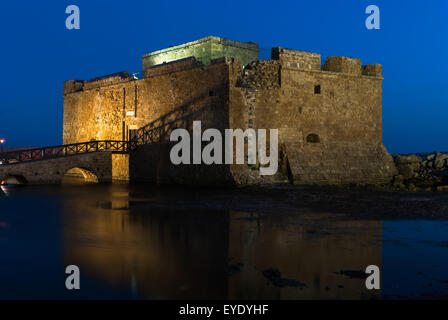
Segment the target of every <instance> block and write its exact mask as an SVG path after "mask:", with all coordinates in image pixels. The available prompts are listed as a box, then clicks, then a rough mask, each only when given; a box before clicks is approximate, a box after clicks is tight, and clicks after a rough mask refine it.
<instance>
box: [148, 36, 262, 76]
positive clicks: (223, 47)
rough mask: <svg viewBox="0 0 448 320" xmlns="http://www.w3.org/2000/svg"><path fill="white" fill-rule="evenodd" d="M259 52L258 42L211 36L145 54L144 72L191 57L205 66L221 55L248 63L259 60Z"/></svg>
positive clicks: (244, 63)
mask: <svg viewBox="0 0 448 320" xmlns="http://www.w3.org/2000/svg"><path fill="white" fill-rule="evenodd" d="M258 52H259V50H258V44H257V43H253V42H239V41H233V40H228V39H223V38H219V37H213V36H210V37H206V38H203V39H199V40H196V41H192V42H187V43H184V44H181V45H178V46H173V47H170V48H166V49H162V50H158V51H154V52H150V53H147V54H145V55H143V57H142V64H143V73H144V74H145V73H146V71H147V70H148V69H149V68H151V67H153V66H156V65H160V64H164V63H169V62H172V61H176V60H181V59H185V58H189V57H195V58H196V60H197V61H199V62H200V63H202V64H203V65H205V66H207V65H209V64H210V62H211V61H212V60H213V59H217V58H221V57H228V58H237V59H239V60H240V62H241V64H243V65H246V64H248V63H250V62H252V61H254V60H258Z"/></svg>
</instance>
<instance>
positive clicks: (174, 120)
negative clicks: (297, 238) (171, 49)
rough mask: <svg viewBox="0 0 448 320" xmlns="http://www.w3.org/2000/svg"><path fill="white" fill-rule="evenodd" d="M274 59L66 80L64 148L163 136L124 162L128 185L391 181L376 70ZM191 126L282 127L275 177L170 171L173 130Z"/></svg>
mask: <svg viewBox="0 0 448 320" xmlns="http://www.w3.org/2000/svg"><path fill="white" fill-rule="evenodd" d="M210 43H213V42H210ZM272 53H273V54H272V57H273V59H272V60H262V61H261V60H257V61H253V62H250V63H249V64H248V65H247V66H246V67H244V68H243V64H244V63H243V64H242V63H241V62H240V61H239V60H238V59H232V58H218V59H214V60H211V61H210V62H209V64H208V66H205V67H204V66H201V63H200V62H201V61H200V60H199V59H201V57H199V56H198V57H190V58H187V59H181V60H179V61H174V62H171V63H167V64H162V65H159V66H153V67H151V68H148V69H147V70H146V73H145V78H143V79H141V80H136V79H134V78H132V77H129V75H128V74H126V73H120V74H114V75H111V76H108V77H103V78H97V79H93V80H90V81H75V80H71V81H67V82H65V84H64V143H75V142H82V141H89V140H128V138H129V130H135V129H141V128H142V127H144V126H148V125H149V126H151V128H153V129H154V130H156V129H157V128H163V130H159V131H160V132H162V135H161V136H158V138H157V139H158V140H157V141H153V142H160V143H165V144H164V145H158V146H156V145H152V146H147V147H142V148H140V151H141V152H140V153H137V152H134V153H133V154H131V157H130V168H129V170H130V172H129V174H130V177H131V180H143V181H149V182H155V183H190V184H200V183H201V182H203V183H205V184H210V183H213V182H214V183H217V184H220V183H223V182H231V183H237V184H243V185H244V184H252V183H264V182H266V183H271V182H278V181H288V180H289V181H291V182H294V183H297V184H314V183H319V184H341V183H382V182H387V181H389V180H390V179H391V177H392V176H393V175H395V174H396V168H395V165H394V163H393V160H392V158H391V156H390V155H389V154H388V152H387V150H386V149H385V148H384V146H383V143H382V115H381V108H382V80H383V78H382V75H381V65H377V64H374V65H367V66H362V64H361V61H360V60H359V59H352V58H346V57H329V58H328V59H327V62H326V63H325V64H324V66H323V67H322V66H321V61H320V55H319V54H315V53H307V52H303V51H296V50H291V49H283V48H274V49H273V52H272ZM176 58H181V57H180V56H178V57H176ZM198 60H199V61H198ZM194 120H201V121H202V126H203V130H204V129H206V128H209V127H213V128H217V129H220V130H222V131H223V130H224V129H226V128H242V129H247V128H254V129H257V128H260V129H278V130H279V140H280V146H279V147H280V169H281V170H280V172H279V173H278V174H277V175H275V176H274V177H270V176H268V177H260V175H259V171H258V170H256V168H255V170H254V168H252V167H249V166H247V165H231V166H222V165H216V166H209V167H207V168H205V169H204V168H201V166H193V165H185V166H173V165H171V164H170V161H169V145H167V144H166V142H167V141H168V140H169V134H170V130H172V129H174V128H177V127H182V128H186V129H189V130H191V126H192V123H193V121H194ZM165 162H166V163H165ZM204 167H205V166H204Z"/></svg>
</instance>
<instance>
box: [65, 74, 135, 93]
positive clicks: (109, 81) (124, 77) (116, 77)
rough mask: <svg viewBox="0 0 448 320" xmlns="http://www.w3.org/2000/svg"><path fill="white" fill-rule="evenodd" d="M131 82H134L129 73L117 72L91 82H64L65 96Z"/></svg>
mask: <svg viewBox="0 0 448 320" xmlns="http://www.w3.org/2000/svg"><path fill="white" fill-rule="evenodd" d="M131 80H133V78H132V77H131V75H130V74H129V72H128V71H122V72H117V73H113V74H110V75H107V76H104V77H99V78H94V79H91V80H68V81H65V82H64V95H65V94H68V93H74V92H78V91H82V90H89V89H95V88H101V87H106V86H110V85H114V84H118V83H122V82H126V81H131Z"/></svg>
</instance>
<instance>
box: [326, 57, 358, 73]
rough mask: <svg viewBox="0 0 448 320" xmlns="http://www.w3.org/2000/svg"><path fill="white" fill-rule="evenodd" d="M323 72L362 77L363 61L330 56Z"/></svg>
mask: <svg viewBox="0 0 448 320" xmlns="http://www.w3.org/2000/svg"><path fill="white" fill-rule="evenodd" d="M322 70H323V71H332V72H339V73H348V74H353V75H357V76H360V75H361V74H362V73H361V60H360V59H354V58H348V57H340V56H329V57H328V58H327V60H326V61H325V64H324V66H323V67H322Z"/></svg>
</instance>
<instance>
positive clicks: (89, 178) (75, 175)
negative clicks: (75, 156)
mask: <svg viewBox="0 0 448 320" xmlns="http://www.w3.org/2000/svg"><path fill="white" fill-rule="evenodd" d="M71 179H73V180H78V181H82V182H85V183H98V182H99V180H98V177H97V176H96V175H95V174H94V173H93V172H92V171H90V170H87V169H84V168H79V167H74V168H71V169H69V170H68V171H66V172H65V173H64V176H63V177H62V182H63V183H69V182H70V181H71Z"/></svg>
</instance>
